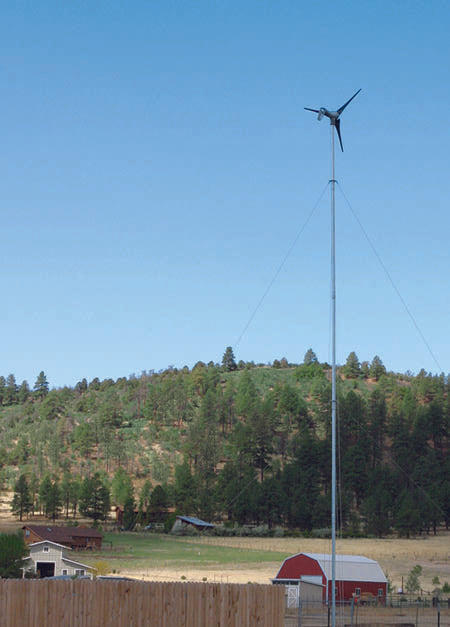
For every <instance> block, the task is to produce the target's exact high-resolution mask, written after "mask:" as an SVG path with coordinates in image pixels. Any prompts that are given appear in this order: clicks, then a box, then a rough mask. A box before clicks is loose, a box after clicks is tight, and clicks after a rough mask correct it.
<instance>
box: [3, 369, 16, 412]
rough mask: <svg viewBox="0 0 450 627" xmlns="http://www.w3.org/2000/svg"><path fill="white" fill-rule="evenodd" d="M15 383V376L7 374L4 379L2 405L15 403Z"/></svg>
mask: <svg viewBox="0 0 450 627" xmlns="http://www.w3.org/2000/svg"><path fill="white" fill-rule="evenodd" d="M17 392H18V388H17V384H16V377H15V376H14V375H13V374H9V375H8V378H7V379H6V388H5V395H4V400H3V404H4V405H12V404H13V403H17V400H18V399H17Z"/></svg>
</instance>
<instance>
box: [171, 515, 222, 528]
mask: <svg viewBox="0 0 450 627" xmlns="http://www.w3.org/2000/svg"><path fill="white" fill-rule="evenodd" d="M177 518H178V519H179V520H182V521H183V522H186V523H189V524H191V525H195V526H196V527H207V528H208V529H212V528H213V527H214V525H212V524H211V523H207V522H205V521H204V520H200V518H195V517H194V516H177Z"/></svg>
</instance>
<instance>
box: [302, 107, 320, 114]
mask: <svg viewBox="0 0 450 627" xmlns="http://www.w3.org/2000/svg"><path fill="white" fill-rule="evenodd" d="M305 109H306V111H314V113H319V109H308V107H305Z"/></svg>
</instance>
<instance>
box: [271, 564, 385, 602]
mask: <svg viewBox="0 0 450 627" xmlns="http://www.w3.org/2000/svg"><path fill="white" fill-rule="evenodd" d="M331 569H332V558H331V555H329V554H324V553H297V554H296V555H292V556H291V557H288V558H286V559H285V560H284V562H283V564H282V565H281V568H280V570H279V571H278V574H277V576H276V577H275V579H272V583H284V584H286V585H295V584H298V583H300V582H311V583H318V584H322V585H323V588H322V590H323V592H322V600H323V601H324V602H328V601H329V600H331V582H332V572H331ZM386 594H387V579H386V576H385V574H384V573H383V571H382V569H381V567H380V565H379V564H378V562H376V561H375V560H372V559H369V558H368V557H364V556H363V555H336V601H338V602H342V601H350V600H351V599H352V598H355V599H360V598H361V597H365V598H366V599H367V598H372V597H373V598H374V599H378V600H379V601H381V602H384V601H385V599H386Z"/></svg>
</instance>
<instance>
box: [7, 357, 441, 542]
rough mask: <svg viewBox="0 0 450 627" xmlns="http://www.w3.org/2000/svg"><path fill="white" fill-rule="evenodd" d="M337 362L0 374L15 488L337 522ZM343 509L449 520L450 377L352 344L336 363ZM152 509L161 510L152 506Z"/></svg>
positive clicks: (101, 503)
mask: <svg viewBox="0 0 450 627" xmlns="http://www.w3.org/2000/svg"><path fill="white" fill-rule="evenodd" d="M329 378H330V368H329V366H328V365H327V364H321V363H319V362H318V360H317V358H316V356H315V354H314V352H313V351H312V350H309V351H308V352H307V353H306V355H305V358H304V360H303V362H302V363H301V364H289V363H287V361H286V360H285V359H281V360H275V361H274V362H273V364H271V365H262V364H261V365H255V364H253V363H243V362H239V363H236V362H235V358H234V355H233V351H232V350H231V348H227V350H226V351H225V354H224V356H223V359H222V361H221V363H220V364H215V363H213V362H210V363H209V364H204V363H202V362H199V363H197V364H196V365H195V366H194V368H193V369H192V370H190V369H188V368H187V367H185V368H183V369H181V370H177V369H175V368H168V369H167V370H164V371H162V372H158V373H155V372H144V373H142V374H141V375H140V376H135V375H131V376H129V377H128V378H125V377H123V378H120V379H118V380H117V381H113V380H111V379H106V380H104V381H100V380H99V379H94V380H93V381H91V382H89V383H88V382H87V381H86V379H83V380H82V381H80V382H79V383H77V385H76V386H75V387H74V388H70V387H65V388H62V389H52V390H50V389H49V383H48V382H47V378H46V376H45V373H43V372H41V373H40V374H39V376H38V378H37V380H36V382H35V384H34V387H33V389H32V390H31V389H30V386H29V385H28V384H27V382H23V383H22V384H21V385H20V386H18V385H17V384H16V381H15V377H14V375H9V376H8V377H7V378H6V379H5V378H4V377H0V404H1V406H0V435H1V438H0V442H1V450H0V464H1V484H2V489H3V490H14V491H15V494H14V501H13V509H14V512H15V514H16V515H17V516H22V517H26V516H28V515H32V514H33V513H34V512H39V511H44V512H45V513H46V514H47V515H48V516H50V517H52V516H53V517H57V516H58V517H60V516H66V515H70V516H73V515H74V513H75V512H76V511H81V513H83V514H84V515H87V516H90V517H92V518H93V519H102V518H104V517H105V516H106V514H107V512H108V511H109V508H110V505H111V504H114V505H122V506H125V509H126V510H127V509H128V511H132V510H133V509H134V504H135V505H136V507H138V508H139V518H138V519H139V521H140V522H141V523H145V522H146V521H147V520H150V519H155V517H158V516H159V518H160V519H161V517H163V516H164V515H165V512H167V510H168V508H176V510H177V511H178V512H180V513H183V514H186V515H189V514H191V515H198V516H200V517H201V518H203V519H206V520H216V521H217V520H223V521H233V522H237V523H238V524H241V525H243V524H248V523H257V524H266V525H268V526H270V527H274V526H282V527H284V528H291V529H297V530H300V531H303V532H311V531H312V530H318V529H321V528H326V527H329V518H330V498H329V491H330V478H331V445H330V437H331V436H330V431H331V403H330V400H331V385H330V382H329ZM338 378H339V381H338V439H339V450H338V466H339V484H340V499H339V502H340V503H341V507H340V513H339V516H340V523H341V526H342V528H343V529H344V531H345V532H347V533H352V534H358V533H368V534H374V535H378V536H382V535H385V534H388V533H390V532H392V531H395V532H397V533H398V534H400V535H406V536H408V535H410V534H414V533H417V532H418V531H430V530H436V528H437V527H438V526H440V525H446V526H448V525H449V523H450V461H449V455H448V451H449V442H450V395H449V380H448V377H445V376H444V375H441V376H432V375H430V374H427V373H426V372H424V371H422V372H420V373H419V374H418V375H417V376H413V375H412V374H410V373H407V374H403V375H400V374H394V373H391V372H387V371H386V368H385V367H384V365H383V363H382V361H381V359H380V358H379V357H375V358H373V360H372V361H371V362H370V363H368V362H364V363H362V364H361V363H360V362H359V360H358V357H357V356H356V355H355V353H351V354H350V355H349V356H348V358H347V361H346V364H345V365H344V366H342V367H340V368H339V370H338ZM152 517H153V518H152Z"/></svg>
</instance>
